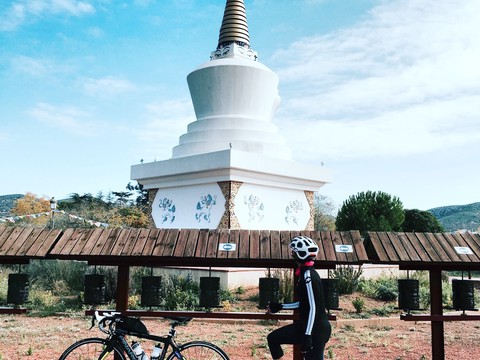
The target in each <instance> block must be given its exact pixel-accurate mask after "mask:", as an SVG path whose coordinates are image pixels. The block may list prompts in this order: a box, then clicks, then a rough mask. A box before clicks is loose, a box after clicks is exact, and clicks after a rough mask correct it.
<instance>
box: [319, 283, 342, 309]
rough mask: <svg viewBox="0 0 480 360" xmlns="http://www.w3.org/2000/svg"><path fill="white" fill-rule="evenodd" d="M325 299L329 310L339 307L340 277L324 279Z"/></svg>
mask: <svg viewBox="0 0 480 360" xmlns="http://www.w3.org/2000/svg"><path fill="white" fill-rule="evenodd" d="M322 287H323V299H324V301H325V308H326V309H327V310H338V309H339V295H338V279H322Z"/></svg>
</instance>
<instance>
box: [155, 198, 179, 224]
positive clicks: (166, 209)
mask: <svg viewBox="0 0 480 360" xmlns="http://www.w3.org/2000/svg"><path fill="white" fill-rule="evenodd" d="M158 207H159V209H160V220H161V222H162V224H165V223H169V224H171V223H173V222H174V221H175V211H176V208H175V204H174V203H173V200H172V199H167V198H162V199H160V200H159V201H158Z"/></svg>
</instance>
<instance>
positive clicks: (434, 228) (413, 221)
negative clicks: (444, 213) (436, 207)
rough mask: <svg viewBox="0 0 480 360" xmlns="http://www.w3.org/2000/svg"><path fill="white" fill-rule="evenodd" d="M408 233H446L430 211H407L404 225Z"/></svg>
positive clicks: (404, 229)
mask: <svg viewBox="0 0 480 360" xmlns="http://www.w3.org/2000/svg"><path fill="white" fill-rule="evenodd" d="M402 228H403V231H406V232H444V231H445V229H444V228H443V226H442V224H440V222H439V221H438V219H437V218H436V217H435V216H434V215H433V214H432V213H431V212H429V211H423V210H418V209H405V221H404V222H403V225H402Z"/></svg>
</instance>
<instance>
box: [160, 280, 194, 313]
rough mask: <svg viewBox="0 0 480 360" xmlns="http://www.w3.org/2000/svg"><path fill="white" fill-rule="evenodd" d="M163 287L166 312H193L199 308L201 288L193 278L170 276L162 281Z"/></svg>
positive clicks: (162, 294)
mask: <svg viewBox="0 0 480 360" xmlns="http://www.w3.org/2000/svg"><path fill="white" fill-rule="evenodd" d="M162 285H164V286H162V292H161V296H162V298H163V299H165V300H164V305H163V308H164V310H193V309H195V306H197V304H198V300H199V290H200V287H199V285H198V283H196V282H194V281H193V279H192V277H191V276H186V277H181V276H178V275H173V276H169V277H166V279H165V280H164V279H162Z"/></svg>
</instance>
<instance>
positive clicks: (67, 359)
mask: <svg viewBox="0 0 480 360" xmlns="http://www.w3.org/2000/svg"><path fill="white" fill-rule="evenodd" d="M106 342H107V340H105V339H100V338H88V339H82V340H79V341H77V342H76V343H74V344H72V345H70V346H69V347H68V349H67V350H65V351H64V352H63V354H62V355H61V356H60V359H59V360H80V359H81V360H99V356H100V354H101V353H102V351H103V350H104V349H105V347H106V346H107V345H106ZM115 354H116V355H117V356H118V357H116V358H115V359H121V360H126V358H125V355H123V351H122V350H120V349H117V348H114V349H113V351H112V352H110V353H109V354H106V356H105V357H102V360H113V359H114V356H115Z"/></svg>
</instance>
